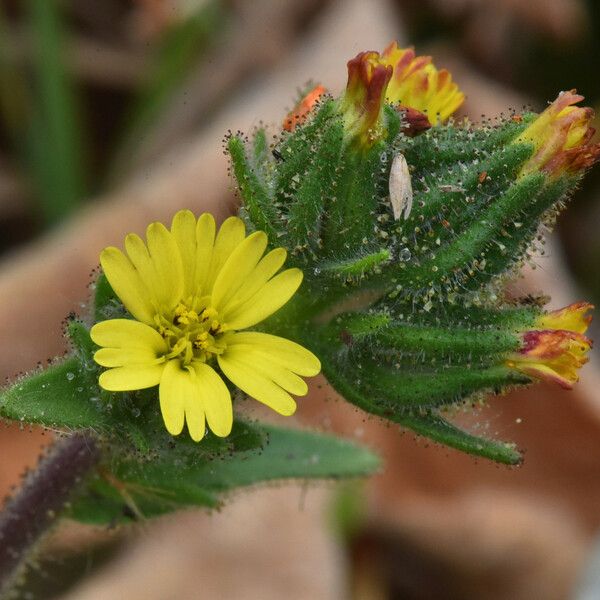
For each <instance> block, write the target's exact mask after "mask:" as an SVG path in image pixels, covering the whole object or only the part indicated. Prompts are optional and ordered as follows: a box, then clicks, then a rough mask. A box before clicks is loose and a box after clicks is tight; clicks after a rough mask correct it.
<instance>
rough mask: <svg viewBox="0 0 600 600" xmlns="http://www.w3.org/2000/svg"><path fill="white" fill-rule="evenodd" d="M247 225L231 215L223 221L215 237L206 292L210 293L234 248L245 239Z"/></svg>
mask: <svg viewBox="0 0 600 600" xmlns="http://www.w3.org/2000/svg"><path fill="white" fill-rule="evenodd" d="M245 235H246V226H245V225H244V222H243V221H242V220H241V219H240V218H238V217H229V218H228V219H225V221H223V224H222V225H221V228H220V229H219V233H217V237H216V239H215V245H214V248H213V252H212V259H211V264H210V270H209V272H208V274H207V277H206V282H205V285H206V288H205V290H204V291H205V292H206V293H207V294H210V292H211V290H212V286H213V285H214V283H215V279H216V278H217V275H218V274H219V271H220V270H221V268H222V267H223V265H224V264H225V261H226V260H227V259H228V258H229V255H230V254H231V253H232V252H233V251H234V249H235V248H236V247H237V246H238V244H241V243H242V242H243V241H244V237H245Z"/></svg>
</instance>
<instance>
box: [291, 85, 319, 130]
mask: <svg viewBox="0 0 600 600" xmlns="http://www.w3.org/2000/svg"><path fill="white" fill-rule="evenodd" d="M326 93H327V89H326V88H324V87H323V86H322V85H316V86H315V87H314V88H312V90H310V91H309V92H308V93H307V94H306V95H305V96H304V97H303V98H302V99H301V100H300V102H298V104H296V106H295V107H294V109H293V110H292V111H290V112H289V113H288V115H287V117H286V118H285V119H284V121H283V129H284V130H285V131H289V132H290V133H291V132H293V131H294V130H295V129H296V127H297V126H298V125H302V124H303V123H304V121H306V119H307V118H308V115H309V114H310V113H311V111H312V110H313V108H314V107H315V105H316V104H317V102H318V101H319V99H320V98H321V97H322V96H323V95H325V94H326Z"/></svg>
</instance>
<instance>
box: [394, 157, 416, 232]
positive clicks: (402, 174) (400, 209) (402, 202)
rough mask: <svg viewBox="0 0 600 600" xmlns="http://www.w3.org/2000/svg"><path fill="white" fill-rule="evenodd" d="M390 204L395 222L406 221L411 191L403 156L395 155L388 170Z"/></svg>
mask: <svg viewBox="0 0 600 600" xmlns="http://www.w3.org/2000/svg"><path fill="white" fill-rule="evenodd" d="M389 185H390V202H391V204H392V212H393V213H394V219H396V221H397V220H398V219H399V218H400V217H401V216H404V218H405V219H408V216H409V215H410V211H411V209H412V202H413V191H412V183H411V180H410V172H409V170H408V164H407V163H406V159H405V158H404V155H403V154H396V156H394V160H393V161H392V167H391V169H390V184H389Z"/></svg>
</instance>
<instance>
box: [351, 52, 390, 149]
mask: <svg viewBox="0 0 600 600" xmlns="http://www.w3.org/2000/svg"><path fill="white" fill-rule="evenodd" d="M380 58H381V57H380V55H379V53H378V52H361V53H360V54H358V55H357V56H356V57H354V58H353V59H352V60H349V61H348V84H347V86H346V92H345V94H344V97H343V98H342V103H341V107H340V108H341V112H342V115H343V118H344V126H345V129H346V131H348V132H349V133H350V134H351V135H354V136H356V138H357V140H358V142H359V144H360V145H362V146H366V147H369V146H370V145H371V144H372V143H373V142H374V141H375V140H377V139H378V138H379V137H381V130H380V129H381V122H380V121H381V119H380V115H381V110H382V107H383V101H384V97H385V90H386V87H387V84H388V82H389V80H390V78H391V76H392V71H393V69H392V67H391V66H389V65H385V64H383V63H382V62H381V60H380Z"/></svg>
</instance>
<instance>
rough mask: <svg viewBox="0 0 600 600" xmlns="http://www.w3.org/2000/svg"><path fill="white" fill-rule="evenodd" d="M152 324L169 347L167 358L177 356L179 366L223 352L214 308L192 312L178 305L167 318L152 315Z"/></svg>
mask: <svg viewBox="0 0 600 600" xmlns="http://www.w3.org/2000/svg"><path fill="white" fill-rule="evenodd" d="M155 321H156V325H157V330H158V332H159V333H160V334H161V335H162V336H163V337H164V338H165V340H166V341H167V343H168V344H169V349H170V352H169V353H168V354H167V355H166V358H168V359H171V358H176V357H179V358H180V360H181V361H182V364H183V365H188V364H190V362H191V361H192V360H198V361H201V362H207V361H208V360H210V359H211V358H212V357H213V356H214V355H216V354H222V353H223V352H224V351H225V347H226V343H225V340H224V335H223V333H224V324H223V323H222V322H221V321H220V320H219V314H218V313H217V311H216V310H215V309H214V308H211V307H207V308H205V309H204V310H202V311H196V310H194V309H191V308H188V307H187V306H186V305H185V304H183V303H180V304H178V305H177V307H176V308H175V310H174V311H173V316H172V317H171V318H170V319H169V318H167V317H165V316H164V315H156V317H155Z"/></svg>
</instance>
